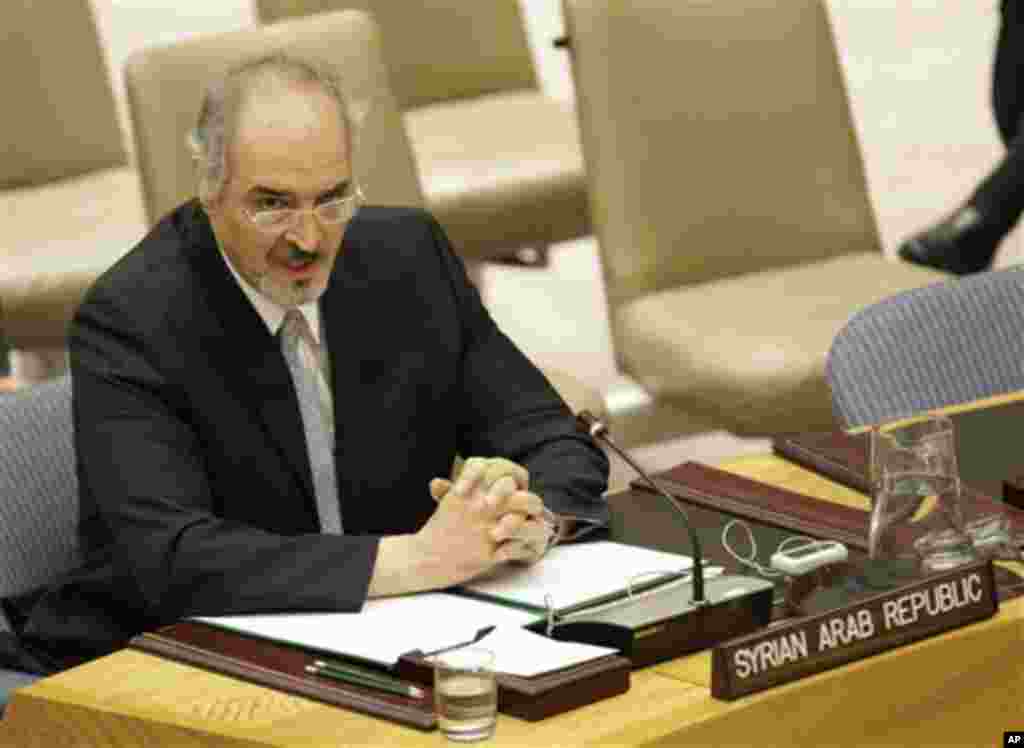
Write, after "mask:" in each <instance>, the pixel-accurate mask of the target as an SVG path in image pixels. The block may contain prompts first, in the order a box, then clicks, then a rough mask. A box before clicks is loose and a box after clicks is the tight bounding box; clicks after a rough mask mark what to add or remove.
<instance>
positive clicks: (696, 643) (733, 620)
mask: <svg viewBox="0 0 1024 748" xmlns="http://www.w3.org/2000/svg"><path fill="white" fill-rule="evenodd" d="M704 594H705V598H706V602H705V604H703V605H694V603H693V601H692V600H691V598H692V595H693V590H692V587H690V585H685V586H683V587H682V588H680V587H679V586H678V585H673V584H669V585H666V588H665V589H664V590H653V591H651V592H647V593H644V594H643V595H642V596H640V597H638V598H637V599H634V600H625V601H622V602H619V603H616V604H612V605H609V606H607V607H602V608H601V609H600V610H597V611H595V612H593V613H588V612H587V611H580V612H579V613H577V614H574V615H573V616H572V618H571V620H569V621H565V622H562V623H557V624H556V625H555V627H554V630H553V631H552V633H551V637H552V638H553V639H558V640H563V641H576V642H584V643H588V644H598V645H602V646H608V647H615V648H617V649H619V650H620V651H621V653H622V655H623V656H624V657H628V658H629V659H630V660H632V662H633V667H644V666H646V665H651V664H653V663H656V662H664V661H665V660H671V659H674V658H676V657H679V656H681V655H684V654H689V653H691V652H697V651H699V650H702V649H708V648H710V647H713V646H715V645H716V644H719V643H720V642H723V641H725V640H727V639H732V638H735V637H737V636H742V635H743V634H748V633H750V632H751V631H756V630H757V629H760V628H763V627H765V626H767V625H768V623H769V621H770V620H771V615H772V598H773V594H774V593H773V585H772V583H771V582H768V581H765V580H764V579H758V578H757V577H745V576H738V575H730V576H721V577H714V578H712V579H706V580H705V582H704Z"/></svg>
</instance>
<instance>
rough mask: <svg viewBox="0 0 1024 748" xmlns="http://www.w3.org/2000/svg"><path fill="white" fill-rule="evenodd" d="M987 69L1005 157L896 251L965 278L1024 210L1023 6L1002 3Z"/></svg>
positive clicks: (987, 260) (983, 264) (988, 259)
mask: <svg viewBox="0 0 1024 748" xmlns="http://www.w3.org/2000/svg"><path fill="white" fill-rule="evenodd" d="M1001 14H1002V18H1001V22H1000V27H999V38H998V40H997V43H996V55H995V64H994V66H993V71H992V108H993V110H994V112H995V117H996V124H997V125H998V127H999V135H1000V137H1001V138H1002V140H1003V144H1004V145H1005V146H1006V156H1004V158H1003V160H1002V161H1001V162H1000V163H999V164H998V165H997V166H996V167H995V169H993V170H992V172H991V173H990V174H989V175H988V176H987V177H985V179H984V180H982V182H981V183H980V184H979V185H978V187H977V188H976V189H975V190H974V193H973V194H972V195H971V197H970V198H969V199H968V200H967V202H966V203H964V204H963V205H962V206H961V207H959V208H957V209H956V210H955V211H953V213H951V214H950V215H949V216H947V217H946V218H944V219H943V220H941V221H939V222H938V223H937V224H935V225H934V226H931V227H929V228H927V229H925V230H924V231H922V232H920V233H918V234H915V235H914V236H912V237H910V238H909V239H907V240H906V241H904V242H903V244H901V245H900V247H899V255H900V257H902V258H903V259H905V260H908V261H910V262H914V263H917V264H919V265H926V266H928V267H933V268H937V269H939V270H945V271H947V272H951V273H955V274H957V275H966V274H968V273H976V272H979V271H981V270H985V269H986V268H988V267H989V265H991V264H992V258H993V257H994V256H995V253H996V250H997V249H998V248H999V243H1000V242H1001V241H1002V240H1003V237H1005V236H1006V235H1007V234H1008V233H1010V231H1011V229H1013V227H1014V225H1016V223H1017V221H1018V220H1019V219H1020V216H1021V213H1022V212H1024V132H1022V131H1021V130H1022V128H1021V115H1022V106H1024V92H1022V86H1024V2H1022V0H1003V2H1002V6H1001Z"/></svg>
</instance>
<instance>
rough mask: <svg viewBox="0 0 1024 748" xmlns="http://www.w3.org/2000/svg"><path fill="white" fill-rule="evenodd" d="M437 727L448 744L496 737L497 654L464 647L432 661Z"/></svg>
mask: <svg viewBox="0 0 1024 748" xmlns="http://www.w3.org/2000/svg"><path fill="white" fill-rule="evenodd" d="M432 661H433V663H434V708H435V709H436V710H437V725H438V727H440V728H441V732H442V733H444V735H445V737H447V738H448V739H449V740H456V741H460V742H470V741H475V740H484V739H486V738H489V737H491V735H493V734H494V726H495V724H496V722H497V712H498V687H497V683H496V681H495V678H494V669H493V665H494V653H493V652H491V651H490V650H488V649H483V648H481V647H462V648H460V649H453V650H451V651H450V652H443V653H441V654H438V655H435V656H434V657H433V658H432Z"/></svg>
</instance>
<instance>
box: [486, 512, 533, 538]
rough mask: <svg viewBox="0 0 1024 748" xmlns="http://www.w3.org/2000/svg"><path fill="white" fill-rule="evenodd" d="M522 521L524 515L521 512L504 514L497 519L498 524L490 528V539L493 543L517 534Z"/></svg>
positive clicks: (524, 519)
mask: <svg viewBox="0 0 1024 748" xmlns="http://www.w3.org/2000/svg"><path fill="white" fill-rule="evenodd" d="M524 522H526V517H525V516H524V515H522V514H506V515H505V516H503V517H502V518H501V519H500V520H498V524H496V525H495V526H494V527H492V528H491V540H493V541H494V542H495V543H503V542H505V541H506V540H508V539H509V538H513V537H515V536H517V535H518V534H519V531H520V528H521V527H522V526H523V523H524Z"/></svg>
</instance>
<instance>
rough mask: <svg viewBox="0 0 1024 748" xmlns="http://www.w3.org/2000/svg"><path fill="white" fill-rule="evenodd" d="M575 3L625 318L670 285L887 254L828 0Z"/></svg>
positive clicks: (603, 240)
mask: <svg viewBox="0 0 1024 748" xmlns="http://www.w3.org/2000/svg"><path fill="white" fill-rule="evenodd" d="M563 9H564V13H565V22H566V30H567V33H568V36H569V40H570V45H571V59H572V67H573V73H574V79H575V85H576V95H577V111H578V116H579V121H580V130H581V140H582V146H583V155H584V162H585V167H586V172H587V175H588V183H589V184H588V187H589V189H588V194H589V199H590V212H591V221H592V225H593V227H594V231H595V234H596V236H597V238H598V243H599V247H600V252H601V258H602V266H603V272H604V274H605V281H606V289H607V293H608V300H609V303H610V305H611V307H612V309H611V311H612V313H613V316H614V312H615V310H616V308H617V307H619V306H620V305H622V304H624V303H626V302H628V301H630V300H632V299H635V298H637V297H638V296H642V295H646V294H649V293H653V292H657V291H660V290H664V289H669V288H673V287H678V286H681V285H688V284H695V283H703V282H707V281H713V280H715V279H717V278H723V277H728V276H734V275H738V274H742V273H746V272H749V271H756V270H764V269H768V268H773V267H781V266H787V265H795V264H800V263H804V262H808V261H814V260H817V259H821V258H825V257H828V256H832V255H838V254H843V253H848V252H853V251H865V250H868V251H870V250H874V251H878V250H879V248H880V243H879V238H878V231H877V227H876V224H875V220H874V215H873V213H872V210H871V205H870V203H869V200H868V194H867V188H866V183H865V178H864V168H863V164H862V162H861V156H860V152H859V149H858V144H857V138H856V134H855V132H854V128H853V122H852V119H851V116H850V107H849V103H848V101H847V96H846V89H845V85H844V81H843V76H842V72H841V69H840V66H839V61H838V58H837V54H836V49H835V45H834V43H833V38H832V33H831V29H830V26H829V20H828V17H827V12H826V8H825V7H824V4H823V2H822V0H788V1H787V2H784V3H779V2H776V0H715V2H679V1H678V0H630V2H628V3H627V2H618V1H615V0H563ZM753 311H754V313H756V310H753Z"/></svg>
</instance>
